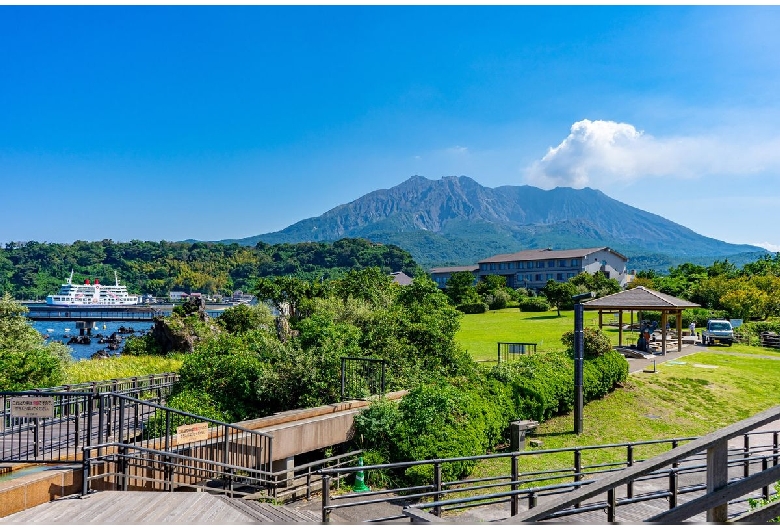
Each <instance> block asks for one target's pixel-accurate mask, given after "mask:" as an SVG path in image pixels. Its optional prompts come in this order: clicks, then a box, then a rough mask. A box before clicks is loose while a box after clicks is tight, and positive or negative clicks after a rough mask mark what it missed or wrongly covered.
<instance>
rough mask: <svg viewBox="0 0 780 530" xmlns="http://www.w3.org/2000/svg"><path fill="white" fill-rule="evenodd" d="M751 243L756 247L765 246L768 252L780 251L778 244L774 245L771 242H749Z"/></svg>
mask: <svg viewBox="0 0 780 530" xmlns="http://www.w3.org/2000/svg"><path fill="white" fill-rule="evenodd" d="M750 244H751V245H755V246H757V247H761V248H765V249H767V250H768V251H769V252H780V245H775V244H773V243H750Z"/></svg>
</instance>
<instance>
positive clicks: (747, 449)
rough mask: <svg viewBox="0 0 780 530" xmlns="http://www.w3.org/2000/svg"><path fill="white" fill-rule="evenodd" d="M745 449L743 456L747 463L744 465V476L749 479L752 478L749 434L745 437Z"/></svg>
mask: <svg viewBox="0 0 780 530" xmlns="http://www.w3.org/2000/svg"><path fill="white" fill-rule="evenodd" d="M743 448H744V451H743V452H742V456H743V458H744V459H745V461H744V462H743V463H742V476H743V477H745V478H748V477H749V476H750V460H748V459H749V458H750V435H749V434H747V433H746V434H745V435H744V443H743Z"/></svg>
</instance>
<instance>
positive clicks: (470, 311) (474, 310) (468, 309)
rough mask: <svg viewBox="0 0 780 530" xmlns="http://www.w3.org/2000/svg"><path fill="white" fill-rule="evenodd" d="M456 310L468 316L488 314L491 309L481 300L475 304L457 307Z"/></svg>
mask: <svg viewBox="0 0 780 530" xmlns="http://www.w3.org/2000/svg"><path fill="white" fill-rule="evenodd" d="M455 309H457V310H458V311H460V312H461V313H465V314H467V315H476V314H480V313H487V310H488V309H489V307H488V305H487V304H486V303H485V302H483V301H481V300H480V301H478V302H473V303H470V304H461V305H459V306H457V307H456V308H455Z"/></svg>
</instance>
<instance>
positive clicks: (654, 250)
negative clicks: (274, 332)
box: [224, 176, 766, 268]
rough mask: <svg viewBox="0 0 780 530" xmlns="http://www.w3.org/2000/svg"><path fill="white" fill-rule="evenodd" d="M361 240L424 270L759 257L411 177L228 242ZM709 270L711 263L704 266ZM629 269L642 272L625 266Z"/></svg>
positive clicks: (632, 223)
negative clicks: (598, 259) (582, 251)
mask: <svg viewBox="0 0 780 530" xmlns="http://www.w3.org/2000/svg"><path fill="white" fill-rule="evenodd" d="M344 237H364V238H367V239H371V240H373V241H377V242H383V243H392V244H396V245H398V246H400V247H402V248H404V249H406V250H408V251H409V252H410V253H411V254H412V255H413V256H414V258H415V260H417V261H418V262H419V263H420V264H422V265H423V266H433V265H446V264H466V263H474V262H476V261H477V260H479V259H482V258H485V257H488V256H490V255H492V254H498V253H504V252H514V251H517V250H522V249H526V248H539V247H551V248H566V247H590V246H601V245H606V246H610V247H612V248H614V249H616V250H618V251H619V252H621V253H623V254H626V255H628V256H640V255H641V256H654V257H651V258H649V263H651V264H652V263H653V262H658V264H659V265H661V264H662V263H663V262H666V261H668V262H669V263H672V264H674V262H681V261H692V262H696V261H699V260H698V259H697V258H702V257H707V258H708V259H710V260H712V259H722V258H725V257H727V256H733V255H736V254H744V255H745V256H752V255H756V256H758V255H763V254H765V253H766V251H765V250H764V249H761V248H759V247H754V246H751V245H734V244H730V243H725V242H723V241H719V240H717V239H713V238H708V237H705V236H702V235H700V234H697V233H695V232H694V231H692V230H690V229H688V228H685V227H684V226H681V225H679V224H676V223H673V222H671V221H669V220H667V219H664V218H663V217H661V216H658V215H655V214H652V213H649V212H646V211H644V210H640V209H638V208H634V207H633V206H629V205H627V204H624V203H622V202H620V201H617V200H615V199H612V198H610V197H608V196H607V195H605V194H604V193H602V192H600V191H598V190H594V189H590V188H585V189H581V190H575V189H572V188H556V189H553V190H549V191H547V190H542V189H539V188H535V187H533V186H501V187H498V188H487V187H484V186H481V185H480V184H479V183H477V182H476V181H474V180H472V179H470V178H468V177H443V178H442V179H440V180H429V179H426V178H424V177H420V176H414V177H412V178H410V179H408V180H407V181H405V182H403V183H401V184H399V185H398V186H395V187H393V188H390V189H387V190H377V191H374V192H371V193H369V194H367V195H364V196H363V197H360V198H359V199H356V200H354V201H352V202H350V203H348V204H343V205H340V206H337V207H335V208H333V209H332V210H330V211H328V212H326V213H324V214H323V215H321V216H319V217H312V218H309V219H304V220H302V221H299V222H297V223H295V224H293V225H290V226H289V227H287V228H285V229H284V230H281V231H279V232H273V233H269V234H261V235H258V236H254V237H250V238H245V239H238V240H226V241H224V242H238V243H241V244H244V245H254V244H256V243H257V242H258V241H264V242H266V243H282V242H289V243H293V242H302V241H333V240H337V239H340V238H344ZM710 263H711V261H710ZM630 266H631V267H637V268H644V267H640V265H639V264H638V263H635V262H633V261H632V262H631V263H630Z"/></svg>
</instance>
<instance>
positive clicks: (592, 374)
mask: <svg viewBox="0 0 780 530" xmlns="http://www.w3.org/2000/svg"><path fill="white" fill-rule="evenodd" d="M582 371H583V380H582V386H583V389H582V393H583V397H584V400H585V402H586V403H587V402H588V401H593V400H594V399H599V398H602V397H604V396H606V395H607V394H609V393H610V392H611V391H612V390H613V389H614V388H616V387H617V386H619V385H620V384H622V383H625V382H626V379H627V378H628V361H626V358H625V357H623V355H622V354H621V353H619V352H617V351H615V350H610V351H608V352H607V353H605V354H603V355H601V356H599V357H595V358H593V359H586V360H585V362H584V363H583V369H582Z"/></svg>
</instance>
